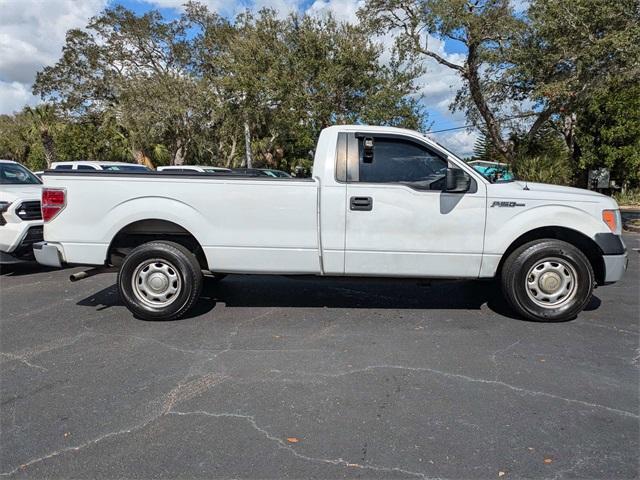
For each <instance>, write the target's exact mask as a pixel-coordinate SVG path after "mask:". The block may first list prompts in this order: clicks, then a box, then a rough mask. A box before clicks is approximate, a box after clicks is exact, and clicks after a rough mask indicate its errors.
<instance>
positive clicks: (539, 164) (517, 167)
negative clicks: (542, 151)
mask: <svg viewBox="0 0 640 480" xmlns="http://www.w3.org/2000/svg"><path fill="white" fill-rule="evenodd" d="M513 172H514V173H515V175H516V178H518V179H519V180H526V181H529V182H540V183H552V184H556V185H567V184H569V183H570V182H571V176H572V169H571V165H570V164H569V162H568V161H567V160H566V158H565V159H564V160H563V159H561V158H560V159H559V158H557V157H552V156H549V155H541V156H536V157H532V156H525V155H522V156H516V159H515V161H514V163H513Z"/></svg>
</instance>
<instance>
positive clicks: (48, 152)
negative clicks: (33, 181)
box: [40, 130, 56, 168]
mask: <svg viewBox="0 0 640 480" xmlns="http://www.w3.org/2000/svg"><path fill="white" fill-rule="evenodd" d="M40 138H41V140H42V147H43V148H44V158H45V160H46V161H47V168H51V164H52V163H53V162H55V161H56V148H55V144H54V142H53V138H51V135H49V132H48V131H46V130H43V131H41V132H40Z"/></svg>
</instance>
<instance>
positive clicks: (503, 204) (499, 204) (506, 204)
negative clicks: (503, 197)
mask: <svg viewBox="0 0 640 480" xmlns="http://www.w3.org/2000/svg"><path fill="white" fill-rule="evenodd" d="M524 206H525V205H524V203H518V202H493V203H492V204H491V207H492V208H493V207H524Z"/></svg>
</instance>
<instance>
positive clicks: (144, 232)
mask: <svg viewBox="0 0 640 480" xmlns="http://www.w3.org/2000/svg"><path fill="white" fill-rule="evenodd" d="M154 240H168V241H172V242H175V243H178V244H180V245H182V246H184V247H185V248H187V249H189V251H191V252H192V253H193V254H194V255H195V257H196V259H197V260H198V263H199V264H200V267H201V268H202V269H203V270H208V269H209V266H208V263H207V258H206V255H205V254H204V250H203V248H202V244H201V243H200V242H199V241H198V239H197V238H196V236H195V235H193V234H192V233H191V232H190V231H189V230H188V229H186V228H185V227H183V226H182V225H180V224H178V223H176V222H174V221H170V220H165V219H161V218H148V219H143V220H136V221H133V222H130V223H128V224H127V225H125V226H123V227H121V228H120V230H118V232H117V233H116V234H115V235H114V236H113V238H112V240H111V243H110V244H109V248H108V250H107V258H106V262H107V263H108V264H110V265H119V264H120V263H121V262H122V259H123V258H124V257H125V256H126V255H127V254H128V252H129V251H131V250H132V249H134V248H136V247H138V246H140V245H142V244H144V243H147V242H150V241H154Z"/></svg>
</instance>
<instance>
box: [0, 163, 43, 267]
mask: <svg viewBox="0 0 640 480" xmlns="http://www.w3.org/2000/svg"><path fill="white" fill-rule="evenodd" d="M41 194H42V183H41V182H40V180H38V178H37V177H36V176H35V175H34V174H33V173H31V172H30V171H29V170H27V169H26V168H25V167H23V166H22V165H20V164H19V163H16V162H13V161H11V160H0V264H9V263H19V262H22V261H29V260H33V248H32V245H33V244H34V243H35V242H40V241H42V213H41V212H40V196H41Z"/></svg>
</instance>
